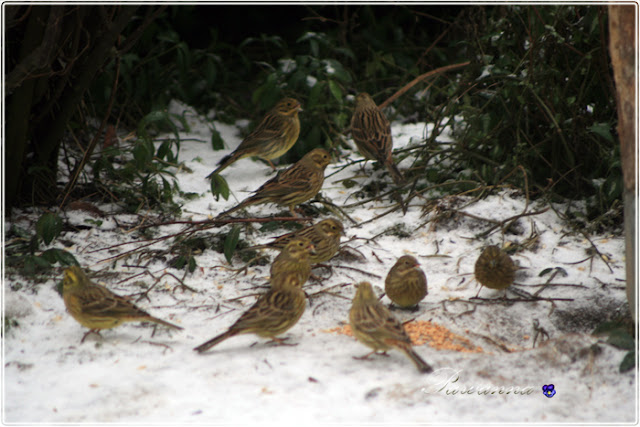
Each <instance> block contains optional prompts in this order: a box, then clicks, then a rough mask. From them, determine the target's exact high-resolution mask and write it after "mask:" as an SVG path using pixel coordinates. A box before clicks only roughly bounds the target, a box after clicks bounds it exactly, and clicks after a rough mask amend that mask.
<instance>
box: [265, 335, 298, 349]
mask: <svg viewBox="0 0 640 427" xmlns="http://www.w3.org/2000/svg"><path fill="white" fill-rule="evenodd" d="M288 339H289V338H288V337H286V338H278V337H272V338H271V341H269V344H272V345H288V346H291V347H293V346H296V345H298V344H297V343H287V342H285V341H286V340H288Z"/></svg>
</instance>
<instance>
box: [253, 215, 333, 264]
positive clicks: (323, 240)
mask: <svg viewBox="0 0 640 427" xmlns="http://www.w3.org/2000/svg"><path fill="white" fill-rule="evenodd" d="M342 236H344V226H343V225H342V222H340V221H339V220H337V219H335V218H328V219H323V220H322V221H320V222H317V223H315V224H313V225H310V226H308V227H304V228H301V229H300V230H296V231H292V232H291V233H287V234H283V235H281V236H278V237H276V238H274V239H273V241H271V242H269V243H267V244H264V245H257V246H252V247H249V248H247V249H246V250H249V249H253V250H256V249H265V248H270V249H278V250H282V248H284V247H285V246H286V245H287V243H289V242H290V241H291V240H293V239H295V238H298V237H306V238H307V239H309V240H311V243H313V246H314V248H315V253H312V254H311V256H310V257H309V261H310V262H311V264H317V263H320V262H326V261H329V260H330V259H331V258H333V256H334V255H335V254H336V253H337V252H338V249H340V238H341V237H342Z"/></svg>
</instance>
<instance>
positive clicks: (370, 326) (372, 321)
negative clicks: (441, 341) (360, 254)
mask: <svg viewBox="0 0 640 427" xmlns="http://www.w3.org/2000/svg"><path fill="white" fill-rule="evenodd" d="M349 323H350V324H351V331H352V332H353V335H354V336H355V337H356V338H357V339H358V341H360V342H361V343H362V344H364V345H366V346H367V347H370V348H372V349H373V351H372V352H370V353H368V354H366V355H365V356H363V357H357V358H356V359H366V358H367V357H369V356H370V355H371V354H373V353H376V352H378V351H382V352H383V353H386V352H387V350H390V349H392V348H397V349H398V350H400V351H402V352H403V353H404V354H406V355H407V357H409V359H411V361H412V362H413V363H414V364H415V365H416V367H417V368H418V370H419V371H420V372H422V373H429V372H432V371H433V368H431V366H429V365H428V364H427V362H425V361H424V360H422V358H421V357H420V356H419V355H418V354H417V353H416V352H415V351H414V350H413V348H412V346H411V339H410V338H409V335H407V332H406V331H405V330H404V327H403V326H402V323H400V322H399V321H398V319H396V318H395V317H394V316H393V315H392V314H391V312H389V309H387V307H385V306H384V305H382V303H381V302H380V301H379V300H378V298H377V297H376V295H375V293H374V292H373V288H372V287H371V283H369V282H361V283H359V284H358V289H357V291H356V295H355V297H354V298H353V303H352V305H351V310H349Z"/></svg>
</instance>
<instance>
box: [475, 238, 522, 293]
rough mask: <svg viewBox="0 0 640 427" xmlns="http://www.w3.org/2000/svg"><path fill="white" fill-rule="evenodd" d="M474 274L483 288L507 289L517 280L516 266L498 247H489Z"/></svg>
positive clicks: (481, 256) (477, 263) (479, 259)
mask: <svg viewBox="0 0 640 427" xmlns="http://www.w3.org/2000/svg"><path fill="white" fill-rule="evenodd" d="M474 274H475V276H476V280H478V282H480V284H481V285H482V286H486V287H487V288H491V289H506V288H508V287H509V285H511V284H512V283H513V281H514V280H515V277H516V266H515V264H514V263H513V260H512V259H511V257H510V256H509V255H507V254H506V253H504V252H503V251H502V250H501V249H500V248H499V247H498V246H495V245H491V246H487V247H486V248H485V249H484V250H483V251H482V253H481V254H480V256H479V257H478V260H477V261H476V264H475V269H474ZM481 289H482V288H481ZM478 293H479V291H478Z"/></svg>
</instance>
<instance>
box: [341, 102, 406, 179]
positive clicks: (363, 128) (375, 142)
mask: <svg viewBox="0 0 640 427" xmlns="http://www.w3.org/2000/svg"><path fill="white" fill-rule="evenodd" d="M351 134H352V135H353V141H354V142H355V143H356V145H357V146H358V151H360V154H362V156H363V157H364V158H365V159H369V160H377V161H379V162H380V163H382V164H383V165H384V166H385V167H386V168H387V169H388V170H389V173H390V174H391V178H392V179H393V182H394V183H395V184H396V185H401V184H402V183H404V177H403V176H402V173H400V170H398V167H397V166H396V164H395V162H394V161H393V158H392V157H391V150H392V148H393V139H392V137H391V125H390V124H389V120H387V117H386V116H385V115H384V113H383V112H382V111H380V109H379V108H378V106H377V105H376V103H375V101H374V100H373V98H371V95H369V94H368V93H366V92H362V93H360V94H358V96H356V106H355V110H354V111H353V116H351Z"/></svg>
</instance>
